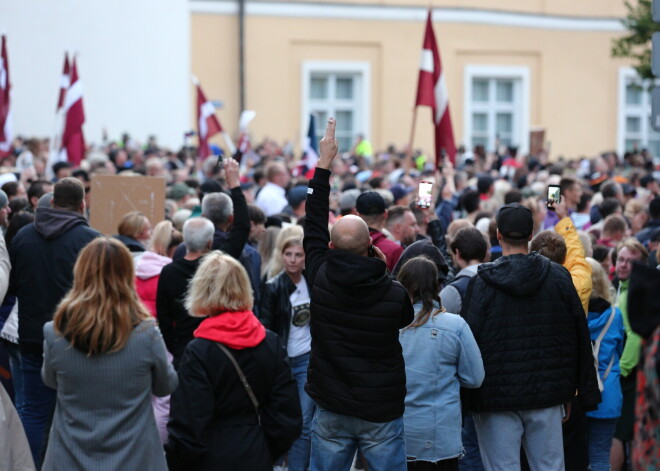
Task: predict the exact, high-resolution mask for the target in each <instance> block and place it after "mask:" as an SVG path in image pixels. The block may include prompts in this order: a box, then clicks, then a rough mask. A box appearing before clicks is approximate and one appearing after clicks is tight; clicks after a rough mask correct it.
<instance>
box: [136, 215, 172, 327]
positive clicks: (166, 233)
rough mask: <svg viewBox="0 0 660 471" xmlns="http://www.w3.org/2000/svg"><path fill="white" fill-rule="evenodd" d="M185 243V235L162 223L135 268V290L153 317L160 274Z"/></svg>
mask: <svg viewBox="0 0 660 471" xmlns="http://www.w3.org/2000/svg"><path fill="white" fill-rule="evenodd" d="M182 242H183V235H181V233H180V232H179V231H177V230H176V229H175V228H174V226H173V225H172V222H171V221H161V222H159V223H158V224H156V227H154V230H153V233H152V234H151V240H150V241H149V248H148V249H147V251H146V252H144V254H143V255H142V256H141V257H140V258H139V259H138V260H137V263H136V266H135V275H136V276H135V288H136V290H137V293H138V296H139V297H140V299H141V300H142V302H143V303H144V304H145V306H147V309H149V312H151V315H152V316H154V317H156V293H157V291H158V279H159V278H160V272H161V271H162V270H163V267H164V266H165V265H167V264H170V263H172V255H174V251H175V250H176V248H177V247H178V246H179V245H180V244H181V243H182Z"/></svg>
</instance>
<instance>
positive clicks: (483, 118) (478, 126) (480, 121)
mask: <svg viewBox="0 0 660 471" xmlns="http://www.w3.org/2000/svg"><path fill="white" fill-rule="evenodd" d="M472 130H473V131H475V132H486V131H488V115H487V114H486V113H472Z"/></svg>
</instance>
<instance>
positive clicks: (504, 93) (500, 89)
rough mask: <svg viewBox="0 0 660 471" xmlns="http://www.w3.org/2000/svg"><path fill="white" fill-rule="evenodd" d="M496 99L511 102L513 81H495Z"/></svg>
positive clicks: (500, 101)
mask: <svg viewBox="0 0 660 471" xmlns="http://www.w3.org/2000/svg"><path fill="white" fill-rule="evenodd" d="M497 101H498V102H499V103H513V81H511V80H498V81H497Z"/></svg>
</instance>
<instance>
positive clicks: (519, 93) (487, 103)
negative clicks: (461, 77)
mask: <svg viewBox="0 0 660 471" xmlns="http://www.w3.org/2000/svg"><path fill="white" fill-rule="evenodd" d="M464 103H465V108H464V129H465V136H464V144H465V145H466V146H467V147H468V148H470V149H473V148H474V147H476V146H483V147H484V148H485V149H486V151H489V152H490V151H495V150H497V149H496V147H497V146H498V145H504V146H516V147H518V148H519V150H520V152H523V153H524V152H527V150H528V147H529V71H528V69H526V68H523V67H493V66H468V67H466V73H465V97H464Z"/></svg>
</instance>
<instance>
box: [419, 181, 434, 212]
mask: <svg viewBox="0 0 660 471" xmlns="http://www.w3.org/2000/svg"><path fill="white" fill-rule="evenodd" d="M432 195H433V183H432V182H426V181H423V182H419V191H418V194H417V206H418V207H420V208H430V207H431V199H432Z"/></svg>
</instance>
